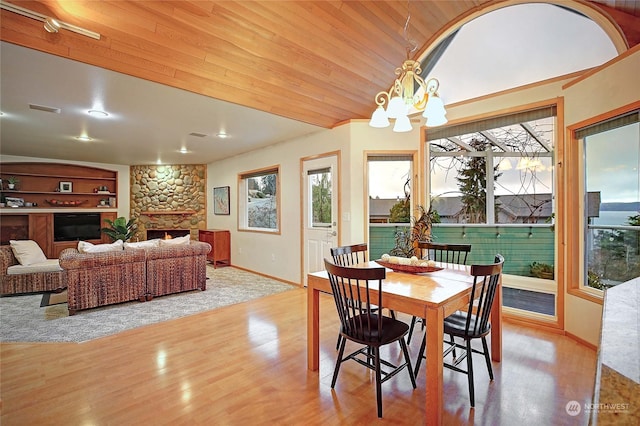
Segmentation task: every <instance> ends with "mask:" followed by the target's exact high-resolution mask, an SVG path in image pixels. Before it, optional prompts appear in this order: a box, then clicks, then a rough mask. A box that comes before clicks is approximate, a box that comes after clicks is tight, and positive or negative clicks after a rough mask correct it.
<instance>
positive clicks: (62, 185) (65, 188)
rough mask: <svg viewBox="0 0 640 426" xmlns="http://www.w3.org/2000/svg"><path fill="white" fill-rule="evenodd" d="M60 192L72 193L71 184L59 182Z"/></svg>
mask: <svg viewBox="0 0 640 426" xmlns="http://www.w3.org/2000/svg"><path fill="white" fill-rule="evenodd" d="M59 188H60V192H73V183H72V182H60V186H59Z"/></svg>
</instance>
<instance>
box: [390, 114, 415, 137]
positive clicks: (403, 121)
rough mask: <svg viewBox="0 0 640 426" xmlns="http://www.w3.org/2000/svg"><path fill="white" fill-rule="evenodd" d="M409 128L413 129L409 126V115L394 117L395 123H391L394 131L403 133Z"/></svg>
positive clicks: (408, 130)
mask: <svg viewBox="0 0 640 426" xmlns="http://www.w3.org/2000/svg"><path fill="white" fill-rule="evenodd" d="M411 130H413V127H411V121H410V120H409V116H408V115H407V114H404V115H402V116H400V117H398V118H396V123H395V124H394V125H393V131H394V132H396V133H404V132H410V131H411Z"/></svg>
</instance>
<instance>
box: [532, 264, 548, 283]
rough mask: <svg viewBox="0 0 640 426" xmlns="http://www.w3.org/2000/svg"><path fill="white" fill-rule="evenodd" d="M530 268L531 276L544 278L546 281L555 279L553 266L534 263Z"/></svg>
mask: <svg viewBox="0 0 640 426" xmlns="http://www.w3.org/2000/svg"><path fill="white" fill-rule="evenodd" d="M529 268H530V270H531V275H533V276H534V277H536V278H544V279H545V280H552V279H553V265H549V264H548V263H539V262H533V263H532V264H531V265H530V267H529Z"/></svg>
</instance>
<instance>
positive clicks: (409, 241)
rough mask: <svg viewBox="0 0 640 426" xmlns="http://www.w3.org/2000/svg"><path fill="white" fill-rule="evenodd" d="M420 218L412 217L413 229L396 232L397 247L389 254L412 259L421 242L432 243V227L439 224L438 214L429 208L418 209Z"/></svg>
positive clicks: (419, 207)
mask: <svg viewBox="0 0 640 426" xmlns="http://www.w3.org/2000/svg"><path fill="white" fill-rule="evenodd" d="M416 210H417V211H418V213H419V215H418V217H417V218H416V217H411V227H410V228H408V229H400V230H398V231H396V235H395V247H394V248H393V249H392V250H391V251H390V252H389V254H391V255H392V256H400V257H408V258H410V257H412V256H414V255H415V254H416V248H417V247H418V242H419V241H431V225H432V224H433V223H437V222H439V216H438V213H437V212H436V211H435V210H433V209H432V208H431V206H430V207H429V210H426V209H425V208H424V207H423V206H418V207H417V208H416Z"/></svg>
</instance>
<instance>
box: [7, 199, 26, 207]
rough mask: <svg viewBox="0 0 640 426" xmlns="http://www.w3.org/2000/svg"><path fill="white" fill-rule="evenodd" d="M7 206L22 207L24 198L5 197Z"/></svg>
mask: <svg viewBox="0 0 640 426" xmlns="http://www.w3.org/2000/svg"><path fill="white" fill-rule="evenodd" d="M5 202H6V203H7V207H24V198H14V197H6V198H5Z"/></svg>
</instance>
